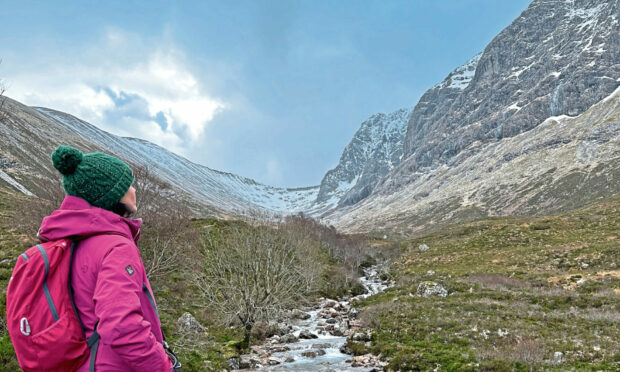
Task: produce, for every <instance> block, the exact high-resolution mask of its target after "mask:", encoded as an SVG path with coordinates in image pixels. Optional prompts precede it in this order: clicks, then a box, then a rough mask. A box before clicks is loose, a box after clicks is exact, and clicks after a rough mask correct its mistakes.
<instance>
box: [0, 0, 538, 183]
mask: <svg viewBox="0 0 620 372" xmlns="http://www.w3.org/2000/svg"><path fill="white" fill-rule="evenodd" d="M529 2H530V1H529V0H510V1H503V0H502V1H500V0H407V1H396V0H382V1H368V0H357V1H351V0H338V1H335V0H332V1H327V0H313V1H310V0H307V1H294V0H282V1H279V0H278V1H276V0H270V1H267V0H248V1H234V0H231V1H194V2H192V1H157V0H150V1H126V0H123V1H114V0H108V1H101V2H86V1H12V2H9V1H4V0H2V6H1V8H0V9H1V12H0V25H2V26H1V27H2V29H1V32H0V59H2V64H0V78H1V79H2V81H3V83H4V85H5V86H6V88H7V91H6V93H5V94H6V95H7V96H9V97H11V98H13V99H16V100H18V101H20V102H22V103H24V104H26V105H30V106H43V107H48V108H52V109H56V110H60V111H64V112H67V113H70V114H73V115H75V116H77V117H79V118H81V119H83V120H86V121H88V122H90V123H91V124H94V125H96V126H98V127H99V128H102V129H104V130H106V131H109V132H111V133H114V134H117V135H122V136H131V137H139V138H144V139H147V140H149V141H152V142H154V143H157V144H158V145H161V146H163V147H165V148H167V149H169V150H171V151H174V152H176V153H178V154H180V155H182V156H185V157H186V158H188V159H190V160H192V161H194V162H196V163H199V164H203V165H206V166H208V167H210V168H214V169H217V170H222V171H226V172H231V173H235V174H239V175H242V176H245V177H250V178H253V179H255V180H257V181H259V182H262V183H266V184H269V185H273V186H280V187H303V186H311V185H317V184H319V183H320V182H321V179H322V177H323V176H324V174H325V173H326V172H327V171H328V170H329V169H331V168H333V167H335V166H336V165H337V164H338V160H339V158H340V155H341V154H342V151H343V149H344V147H345V146H346V145H347V144H348V143H349V141H350V140H351V138H352V137H353V135H354V134H355V132H356V131H357V129H358V128H359V126H360V124H361V123H362V122H363V121H364V120H365V119H367V118H368V117H370V116H371V115H373V114H375V113H378V112H384V113H389V112H392V111H395V110H398V109H400V108H413V107H414V106H415V104H416V103H417V101H418V99H419V98H420V96H421V95H422V94H423V93H424V92H425V91H426V90H427V89H429V88H431V87H432V86H433V85H435V84H436V83H438V82H440V81H442V80H443V79H444V78H445V77H446V75H447V74H448V73H450V71H452V70H453V69H454V68H456V67H458V66H460V65H462V64H464V63H465V62H467V60H469V59H470V58H471V57H473V56H474V55H476V54H477V53H478V52H480V51H482V50H483V49H484V47H485V46H486V45H487V44H488V43H489V42H490V41H491V40H492V39H493V37H494V36H495V35H497V34H498V33H499V32H500V31H501V30H502V29H503V28H505V27H506V26H508V25H509V24H510V23H511V22H512V21H513V20H514V19H515V18H517V17H518V16H519V14H520V13H521V12H522V11H523V10H525V9H526V8H527V6H528V4H529Z"/></svg>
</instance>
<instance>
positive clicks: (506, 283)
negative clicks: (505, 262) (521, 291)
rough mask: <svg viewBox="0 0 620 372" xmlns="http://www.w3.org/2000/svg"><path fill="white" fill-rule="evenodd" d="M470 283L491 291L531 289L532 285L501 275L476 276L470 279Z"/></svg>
mask: <svg viewBox="0 0 620 372" xmlns="http://www.w3.org/2000/svg"><path fill="white" fill-rule="evenodd" d="M469 281H470V282H472V283H477V284H480V285H481V286H483V287H485V288H490V289H504V290H505V289H510V288H531V284H530V283H528V282H526V281H524V280H520V279H517V278H511V277H508V276H505V275H501V274H475V275H471V276H470V277H469Z"/></svg>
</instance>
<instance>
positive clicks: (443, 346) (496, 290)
mask: <svg viewBox="0 0 620 372" xmlns="http://www.w3.org/2000/svg"><path fill="white" fill-rule="evenodd" d="M421 244H427V245H428V246H429V247H430V249H429V250H427V251H425V252H420V251H419V250H418V246H419V245H421ZM401 250H402V252H403V254H402V256H401V258H400V259H399V260H398V261H397V262H396V263H395V265H394V267H393V270H392V275H393V277H394V278H395V279H396V281H397V286H396V287H394V288H391V289H389V290H387V291H386V292H385V293H383V294H379V295H377V296H373V297H370V298H368V299H366V300H365V301H363V302H361V303H360V306H361V307H363V309H364V310H363V311H362V313H361V319H362V321H363V325H364V326H365V327H368V328H369V329H372V331H373V340H372V342H371V343H370V344H369V345H364V344H358V345H352V344H353V343H352V342H350V346H352V349H353V350H355V351H356V352H357V353H359V354H363V353H365V352H373V353H375V354H382V355H383V356H384V357H385V358H386V359H387V360H389V362H390V364H389V366H388V368H389V369H391V370H429V369H435V368H437V370H444V371H451V370H455V371H456V370H459V371H460V370H515V371H520V370H551V371H565V370H580V371H582V370H584V371H589V370H591V371H598V370H618V369H620V344H619V343H618V340H619V339H620V337H619V336H620V321H619V320H620V268H619V267H618V265H619V264H620V198H618V197H616V198H613V199H609V200H606V201H603V202H600V203H597V204H594V205H591V206H589V207H586V208H583V209H580V210H576V211H573V212H569V213H565V214H561V215H554V216H545V217H502V218H491V219H485V220H481V221H477V222H470V223H464V224H457V225H452V226H448V227H446V228H444V229H442V230H440V231H438V232H434V233H432V234H429V235H424V236H418V237H415V238H412V239H409V240H407V241H404V242H402V243H401ZM429 270H432V271H434V272H435V273H434V274H432V275H431V274H430V273H427V272H428V271H429ZM426 280H432V281H435V282H437V283H439V284H441V285H442V286H444V287H445V288H446V289H447V290H448V292H449V295H448V296H447V297H444V298H441V297H432V298H424V297H418V296H416V292H417V286H418V285H419V284H420V283H421V282H423V281H426ZM556 353H562V354H561V357H560V356H559V354H556Z"/></svg>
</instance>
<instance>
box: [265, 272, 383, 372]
mask: <svg viewBox="0 0 620 372" xmlns="http://www.w3.org/2000/svg"><path fill="white" fill-rule="evenodd" d="M360 282H361V283H362V285H364V287H365V288H366V290H367V293H366V294H363V295H360V296H356V297H353V298H351V299H349V301H336V300H329V299H325V300H323V301H322V302H321V303H320V306H316V307H315V308H314V309H309V310H307V311H304V313H307V314H308V315H309V317H308V318H307V319H291V320H289V322H288V326H289V327H290V329H291V334H292V335H294V336H295V338H297V339H298V341H296V342H280V341H279V338H275V340H270V341H268V342H267V343H266V345H262V346H261V347H264V348H265V349H266V350H270V357H269V358H267V359H266V360H267V364H273V365H265V366H263V365H264V364H263V363H264V362H263V363H261V364H260V365H261V366H260V367H259V365H256V368H257V369H260V370H268V371H356V372H362V371H373V370H374V371H379V370H381V369H382V368H381V367H380V366H359V367H354V366H353V365H352V364H351V360H352V358H353V357H352V356H351V355H349V354H345V353H343V352H341V348H342V347H343V346H344V345H345V344H346V342H347V336H350V335H352V334H354V333H355V330H356V329H357V328H356V325H357V321H356V320H355V319H354V316H350V315H352V314H350V313H349V310H350V309H351V306H350V300H352V299H354V298H366V297H368V296H371V295H374V294H376V293H379V292H382V291H384V290H385V289H386V288H387V287H388V285H387V284H386V283H385V282H383V281H382V280H381V279H380V278H379V274H378V272H377V267H370V268H368V269H365V270H364V276H363V277H361V278H360ZM300 313H301V312H300ZM301 314H302V315H303V316H304V317H307V316H308V315H304V314H303V313H301ZM309 336H312V337H315V336H316V338H307V337H309ZM287 337H291V336H290V335H287ZM283 339H284V340H286V338H284V337H283ZM358 358H359V357H358ZM264 360H265V359H263V361H264ZM354 364H355V362H354ZM362 364H366V363H358V365H362Z"/></svg>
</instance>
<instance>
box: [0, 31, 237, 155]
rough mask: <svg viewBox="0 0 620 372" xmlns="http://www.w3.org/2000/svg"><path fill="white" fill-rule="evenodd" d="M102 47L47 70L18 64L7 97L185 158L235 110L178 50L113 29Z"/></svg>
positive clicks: (57, 60) (59, 58)
mask: <svg viewBox="0 0 620 372" xmlns="http://www.w3.org/2000/svg"><path fill="white" fill-rule="evenodd" d="M95 44H96V46H95V47H93V46H90V47H86V48H84V49H83V50H78V51H72V52H73V53H66V54H65V55H55V56H53V57H51V58H49V60H51V61H52V62H51V63H47V64H45V63H44V62H45V61H37V62H34V63H24V64H17V63H16V64H14V65H13V66H11V67H9V68H7V70H8V77H9V78H8V79H7V80H9V81H10V83H11V89H10V92H7V93H8V94H9V95H10V96H11V97H12V98H15V99H17V100H18V101H21V102H23V103H25V104H28V105H33V106H45V107H49V108H53V109H56V110H61V111H65V112H67V113H70V114H73V115H75V116H77V117H79V118H81V119H84V120H86V121H88V122H91V123H93V124H95V125H97V126H100V127H101V128H103V129H105V130H108V131H110V132H112V133H115V134H118V135H123V136H134V137H140V138H144V139H147V140H150V141H152V142H155V143H157V144H159V145H161V146H164V147H166V148H168V149H171V150H173V151H175V152H179V153H183V154H184V153H185V152H186V149H187V148H188V147H189V146H191V145H193V144H195V142H196V141H197V140H198V138H199V137H200V136H201V134H203V132H204V130H205V126H206V125H207V124H208V123H209V122H210V121H212V120H213V117H214V116H215V115H216V114H217V113H218V112H220V111H221V110H224V109H226V108H227V107H228V106H227V105H226V104H225V103H224V102H223V101H222V100H220V99H218V98H216V97H213V96H211V95H210V94H208V92H207V91H206V89H205V87H204V86H203V85H202V84H201V83H200V79H199V77H197V76H196V75H195V74H194V73H193V72H192V71H191V69H190V68H189V67H188V64H187V63H186V62H185V58H184V54H183V53H182V52H181V51H180V50H178V49H177V48H175V47H174V45H172V44H171V43H167V42H165V41H161V40H153V41H149V40H144V39H143V38H141V37H139V36H136V35H134V34H131V33H127V32H124V31H122V30H116V29H110V30H107V31H106V33H105V34H104V36H103V38H102V39H101V40H99V41H98V42H97V43H95ZM52 53H53V52H50V54H52ZM21 57H22V59H23V60H27V59H28V56H21ZM7 62H8V61H7ZM6 67H8V66H6Z"/></svg>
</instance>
